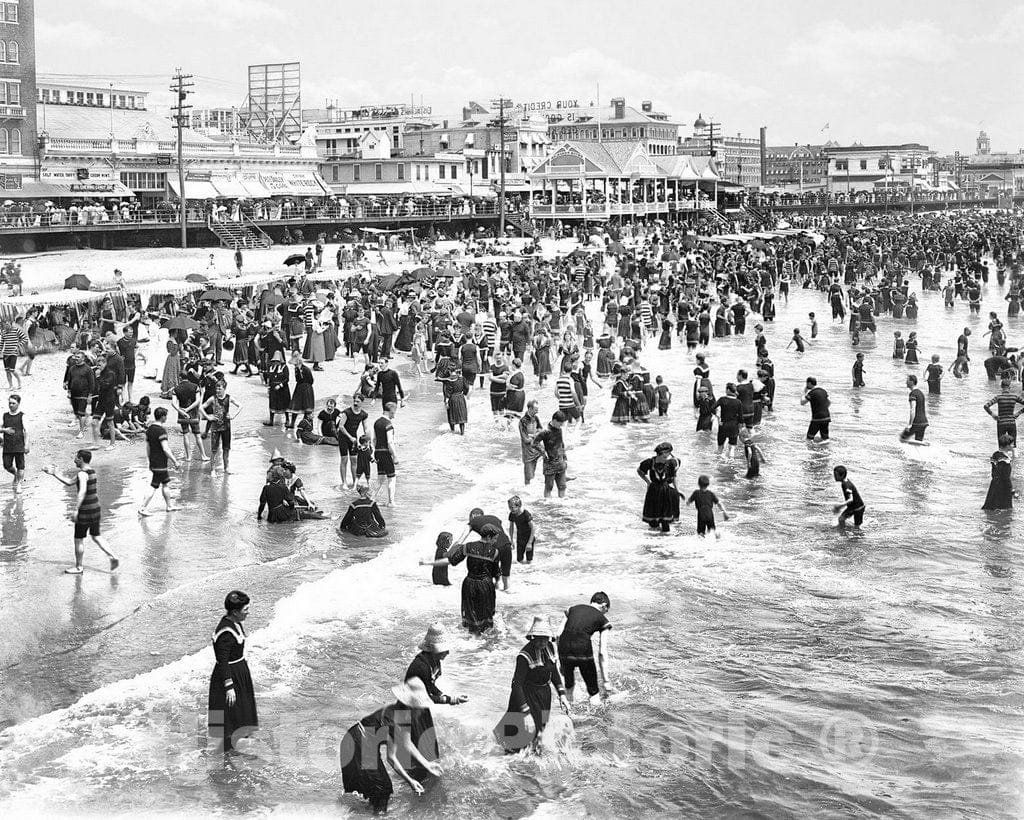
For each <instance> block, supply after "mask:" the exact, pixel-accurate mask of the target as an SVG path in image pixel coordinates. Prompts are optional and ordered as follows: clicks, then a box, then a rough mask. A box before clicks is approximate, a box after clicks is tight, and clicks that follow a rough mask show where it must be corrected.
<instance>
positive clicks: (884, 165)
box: [878, 157, 889, 171]
mask: <svg viewBox="0 0 1024 820" xmlns="http://www.w3.org/2000/svg"><path fill="white" fill-rule="evenodd" d="M878 170H879V171H888V170H889V161H888V160H887V159H886V158H885V157H882V158H881V159H880V160H878Z"/></svg>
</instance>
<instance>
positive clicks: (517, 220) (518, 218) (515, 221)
mask: <svg viewBox="0 0 1024 820" xmlns="http://www.w3.org/2000/svg"><path fill="white" fill-rule="evenodd" d="M505 224H506V225H511V226H512V227H513V228H515V229H516V230H517V231H519V234H520V236H533V235H534V231H535V229H534V226H533V225H532V224H530V222H529V220H527V219H526V218H525V217H523V216H522V215H520V214H505Z"/></svg>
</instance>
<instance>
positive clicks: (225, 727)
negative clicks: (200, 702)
mask: <svg viewBox="0 0 1024 820" xmlns="http://www.w3.org/2000/svg"><path fill="white" fill-rule="evenodd" d="M224 609H226V610H227V615H225V616H224V617H223V618H221V619H220V623H219V624H217V631H216V632H214V633H213V654H214V656H215V657H216V659H217V664H216V666H214V668H213V673H212V674H211V675H210V694H209V699H208V706H209V712H210V718H209V736H210V737H211V738H213V739H215V740H216V741H217V746H218V748H219V749H221V750H222V751H223V752H224V754H228V753H229V752H231V751H233V750H234V744H235V742H236V741H237V740H238V739H239V738H243V737H246V736H248V735H249V734H251V733H252V732H253V731H254V730H255V729H256V728H257V727H258V726H259V718H258V716H257V714H256V695H255V692H254V691H253V685H252V675H250V674H249V664H248V663H246V660H245V629H244V628H243V627H242V621H244V620H245V619H246V617H247V616H248V615H249V596H248V595H246V594H245V593H244V592H239V591H237V590H235V591H234V592H229V593H228V595H227V597H226V598H225V599H224Z"/></svg>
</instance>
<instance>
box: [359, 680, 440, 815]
mask: <svg viewBox="0 0 1024 820" xmlns="http://www.w3.org/2000/svg"><path fill="white" fill-rule="evenodd" d="M391 692H392V694H394V696H395V701H394V703H391V704H389V705H387V706H383V707H381V708H380V709H378V710H377V711H376V712H373V713H372V714H370V715H367V716H366V717H364V718H363V719H362V720H360V721H359V722H358V723H356V724H355V725H354V726H352V727H351V728H349V730H348V732H346V733H345V737H344V738H342V741H341V748H340V750H339V752H340V756H341V782H342V785H343V787H344V789H345V791H346V792H359V794H361V795H362V796H363V797H365V798H366V799H367V800H369V801H370V806H372V807H373V813H374V814H383V813H384V812H386V811H387V809H388V803H389V802H390V801H391V795H392V794H394V791H395V787H394V784H392V782H391V777H390V775H388V772H387V769H385V768H384V759H385V757H386V758H387V762H388V764H389V765H390V766H391V768H392V769H394V770H395V771H396V772H397V773H398V774H399V776H401V777H402V779H403V780H405V782H406V783H407V784H408V786H409V788H411V789H412V790H413V791H414V792H415V793H416V794H417V795H420V794H423V792H424V787H423V783H424V782H425V781H427V780H428V779H430V778H432V777H438V776H439V775H440V774H441V768H440V767H439V766H438V765H437V762H436V761H437V759H438V757H440V754H439V751H438V747H437V737H436V735H435V734H434V719H433V716H432V715H431V714H430V706H431V705H432V701H431V700H430V696H429V695H428V694H427V690H426V687H425V686H424V685H423V681H421V680H419V679H418V678H410V679H409V680H408V681H406V682H405V683H403V684H400V685H398V686H396V687H394V688H393V689H392V690H391ZM385 745H386V747H387V751H386V753H385V755H384V756H382V755H381V747H382V746H385Z"/></svg>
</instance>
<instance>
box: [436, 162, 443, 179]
mask: <svg viewBox="0 0 1024 820" xmlns="http://www.w3.org/2000/svg"><path fill="white" fill-rule="evenodd" d="M437 176H438V178H439V179H444V166H443V165H438V166H437Z"/></svg>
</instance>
